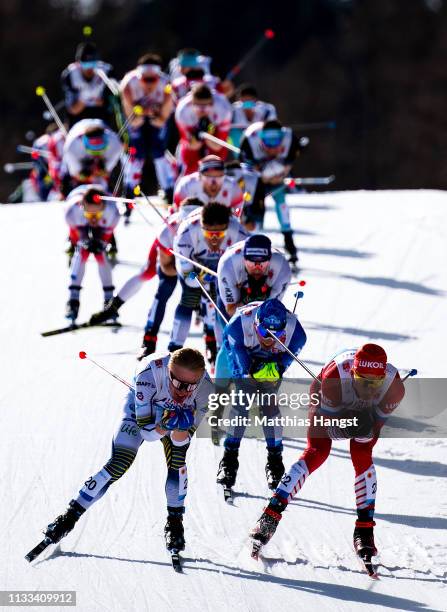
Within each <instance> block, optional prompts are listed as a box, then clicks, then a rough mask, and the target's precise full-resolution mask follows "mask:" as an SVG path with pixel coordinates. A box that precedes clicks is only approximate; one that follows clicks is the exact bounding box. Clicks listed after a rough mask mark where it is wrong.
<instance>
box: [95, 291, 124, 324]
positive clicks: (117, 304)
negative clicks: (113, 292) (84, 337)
mask: <svg viewBox="0 0 447 612" xmlns="http://www.w3.org/2000/svg"><path fill="white" fill-rule="evenodd" d="M123 304H124V300H122V299H121V298H120V297H118V296H116V297H114V298H113V300H112V301H111V302H109V303H108V304H107V306H106V307H105V308H104V310H101V311H100V312H95V313H94V314H92V316H91V317H90V320H89V323H90V325H99V324H100V323H104V322H105V321H108V320H109V319H111V318H114V317H116V316H117V315H118V310H119V309H120V308H121V306H122V305H123Z"/></svg>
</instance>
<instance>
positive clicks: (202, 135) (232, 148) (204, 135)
mask: <svg viewBox="0 0 447 612" xmlns="http://www.w3.org/2000/svg"><path fill="white" fill-rule="evenodd" d="M199 136H200V138H206V139H207V140H209V141H210V142H214V144H218V145H220V146H221V147H225V148H226V149H228V150H229V151H233V153H237V154H239V153H240V152H241V150H240V149H239V147H235V146H234V145H232V144H230V143H229V142H227V141H226V140H222V139H221V138H217V136H213V135H212V134H208V132H199Z"/></svg>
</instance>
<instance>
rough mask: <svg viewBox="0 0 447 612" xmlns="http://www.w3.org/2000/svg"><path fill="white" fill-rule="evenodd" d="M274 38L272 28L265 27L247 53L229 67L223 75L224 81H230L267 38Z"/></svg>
mask: <svg viewBox="0 0 447 612" xmlns="http://www.w3.org/2000/svg"><path fill="white" fill-rule="evenodd" d="M273 38H275V32H274V31H273V30H270V29H267V30H264V32H263V34H262V36H261V37H260V38H259V39H258V40H257V41H256V43H255V44H254V45H253V46H252V47H251V48H250V49H249V50H248V51H247V53H246V54H245V55H244V56H242V58H241V59H240V60H239V61H238V63H237V64H235V65H234V66H233V68H231V70H230V71H229V72H228V73H227V75H226V77H225V81H232V80H233V79H234V77H235V76H237V75H238V74H239V73H240V71H241V70H242V68H243V67H244V66H245V64H246V63H247V62H248V61H249V60H250V59H251V58H252V57H253V56H254V55H256V53H257V52H258V51H259V50H260V49H262V47H263V46H264V45H265V43H266V42H267V41H269V40H272V39H273Z"/></svg>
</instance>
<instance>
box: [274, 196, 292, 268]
mask: <svg viewBox="0 0 447 612" xmlns="http://www.w3.org/2000/svg"><path fill="white" fill-rule="evenodd" d="M271 195H272V198H273V200H274V201H275V210H276V215H277V217H278V221H279V224H280V226H281V232H282V234H283V236H284V246H285V248H286V250H287V252H288V253H289V254H290V260H291V261H296V260H297V251H296V247H295V243H294V241H293V230H292V227H291V225H290V215H289V209H288V207H287V202H286V194H285V187H284V188H282V189H281V188H280V189H275V190H274V191H273V193H272V194H271Z"/></svg>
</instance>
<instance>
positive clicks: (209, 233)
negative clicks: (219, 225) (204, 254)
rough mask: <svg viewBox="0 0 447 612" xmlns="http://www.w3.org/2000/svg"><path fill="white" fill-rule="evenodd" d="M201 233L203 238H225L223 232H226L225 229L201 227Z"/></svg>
mask: <svg viewBox="0 0 447 612" xmlns="http://www.w3.org/2000/svg"><path fill="white" fill-rule="evenodd" d="M202 232H203V235H204V236H205V238H225V234H226V233H227V230H226V229H225V230H206V229H203V230H202Z"/></svg>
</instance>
